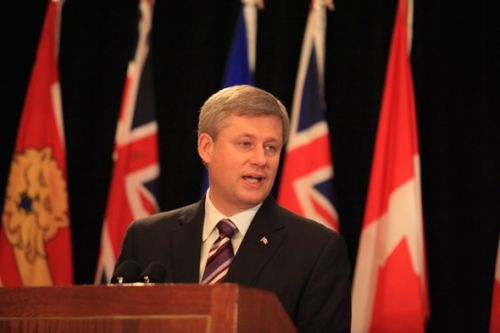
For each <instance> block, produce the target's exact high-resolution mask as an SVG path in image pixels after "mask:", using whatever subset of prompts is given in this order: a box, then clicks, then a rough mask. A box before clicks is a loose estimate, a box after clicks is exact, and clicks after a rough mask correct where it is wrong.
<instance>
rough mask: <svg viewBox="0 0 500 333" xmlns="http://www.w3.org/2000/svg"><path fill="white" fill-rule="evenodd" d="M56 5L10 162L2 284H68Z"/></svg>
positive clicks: (1, 234)
mask: <svg viewBox="0 0 500 333" xmlns="http://www.w3.org/2000/svg"><path fill="white" fill-rule="evenodd" d="M61 6H62V3H61V2H59V1H48V5H47V10H46V14H45V21H44V24H43V29H42V34H41V37H40V41H39V44H38V50H37V54H36V60H35V63H34V66H33V70H32V73H31V78H30V82H29V86H28V92H27V94H26V99H25V101H24V107H23V111H22V115H21V122H20V125H19V131H18V133H17V140H16V147H15V150H14V155H13V157H12V163H11V166H10V174H9V178H8V184H7V190H6V194H5V202H4V209H3V213H2V228H1V230H0V281H1V284H3V286H5V287H17V286H50V285H66V284H72V283H73V263H72V249H71V231H70V219H69V207H68V193H67V182H66V153H65V143H64V125H63V115H62V101H61V90H60V86H59V70H58V65H57V63H58V47H59V46H58V43H59V26H60V14H61Z"/></svg>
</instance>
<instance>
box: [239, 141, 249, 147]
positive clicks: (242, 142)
mask: <svg viewBox="0 0 500 333" xmlns="http://www.w3.org/2000/svg"><path fill="white" fill-rule="evenodd" d="M239 145H240V147H242V148H248V147H250V146H251V145H252V143H250V142H248V141H241V142H240V143H239Z"/></svg>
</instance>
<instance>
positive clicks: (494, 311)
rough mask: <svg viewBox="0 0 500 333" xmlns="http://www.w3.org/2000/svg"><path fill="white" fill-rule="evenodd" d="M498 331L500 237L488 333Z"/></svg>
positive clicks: (499, 321) (499, 328)
mask: <svg viewBox="0 0 500 333" xmlns="http://www.w3.org/2000/svg"><path fill="white" fill-rule="evenodd" d="M499 332H500V239H499V240H498V251H497V263H496V268H495V281H494V282H493V300H492V302H491V321H490V333H499Z"/></svg>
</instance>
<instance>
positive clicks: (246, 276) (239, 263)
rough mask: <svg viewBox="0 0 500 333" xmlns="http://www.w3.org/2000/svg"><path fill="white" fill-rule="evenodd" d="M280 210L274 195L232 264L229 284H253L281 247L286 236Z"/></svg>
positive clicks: (259, 213) (267, 200)
mask: <svg viewBox="0 0 500 333" xmlns="http://www.w3.org/2000/svg"><path fill="white" fill-rule="evenodd" d="M278 207H279V206H278V204H277V203H276V201H275V200H274V199H273V198H272V197H271V196H270V197H268V198H267V199H266V200H265V201H264V203H263V204H262V206H261V207H260V209H259V211H258V212H257V214H255V217H254V219H253V221H252V223H251V224H250V228H248V231H247V233H246V235H245V238H244V239H243V242H242V243H241V245H240V248H239V250H238V252H237V253H236V256H235V257H234V260H233V262H232V263H231V267H230V269H229V271H228V273H227V276H226V279H225V281H226V282H237V283H242V284H245V285H251V284H252V281H253V280H254V279H255V278H256V277H257V276H258V275H259V273H260V272H261V270H262V268H263V267H264V265H265V264H266V262H268V261H269V259H270V258H271V257H272V255H273V254H274V252H275V251H276V250H277V249H278V248H279V246H280V245H281V242H282V240H283V237H284V234H285V233H284V225H283V223H282V221H280V219H279V212H278Z"/></svg>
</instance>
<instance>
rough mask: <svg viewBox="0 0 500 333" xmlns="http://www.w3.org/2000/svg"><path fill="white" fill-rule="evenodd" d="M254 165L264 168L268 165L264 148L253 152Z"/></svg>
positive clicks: (257, 148)
mask: <svg viewBox="0 0 500 333" xmlns="http://www.w3.org/2000/svg"><path fill="white" fill-rule="evenodd" d="M251 161H252V163H254V164H256V165H259V166H263V165H265V164H266V163H267V156H266V150H265V149H264V147H256V148H255V149H254V150H253V151H252V159H251Z"/></svg>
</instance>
